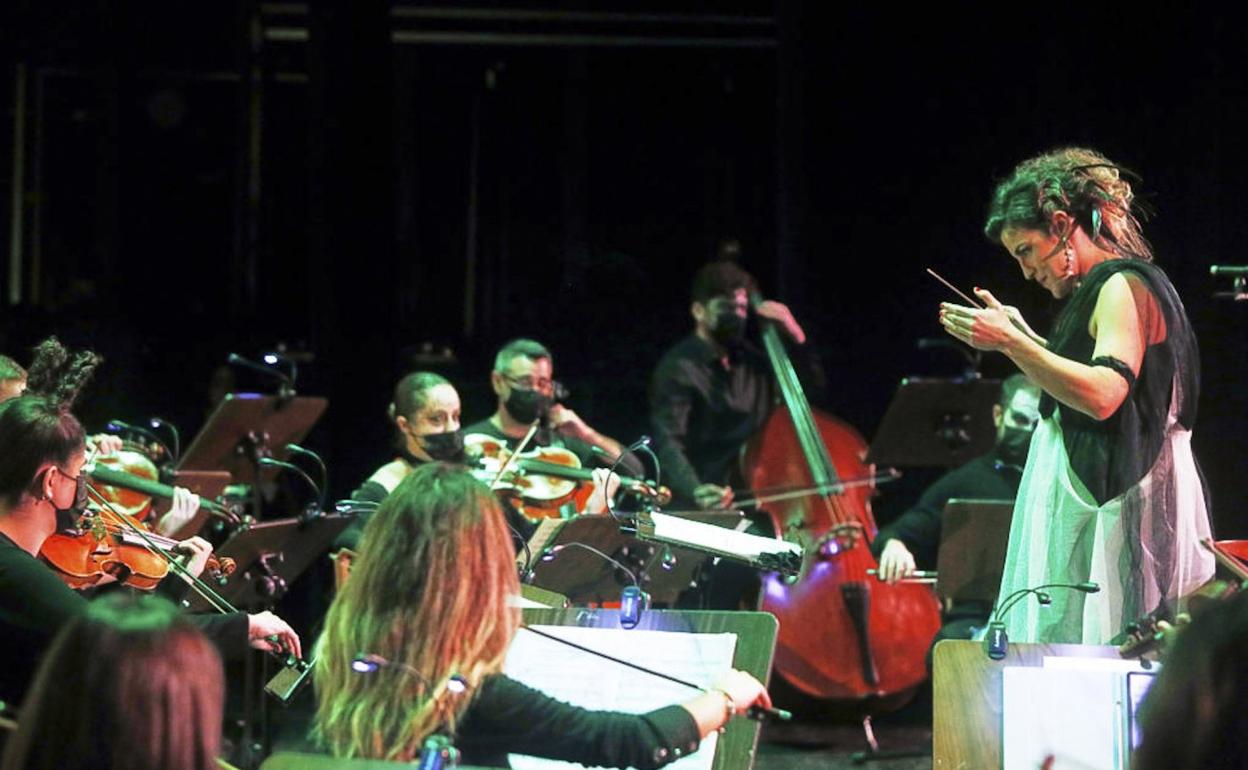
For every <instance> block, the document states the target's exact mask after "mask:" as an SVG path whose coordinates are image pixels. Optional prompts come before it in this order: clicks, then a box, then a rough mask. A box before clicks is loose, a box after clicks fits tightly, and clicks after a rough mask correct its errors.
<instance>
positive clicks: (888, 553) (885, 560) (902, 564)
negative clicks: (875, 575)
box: [879, 537, 915, 583]
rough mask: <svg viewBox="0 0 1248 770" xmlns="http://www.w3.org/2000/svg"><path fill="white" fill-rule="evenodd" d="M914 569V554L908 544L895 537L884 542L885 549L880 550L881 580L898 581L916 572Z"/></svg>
mask: <svg viewBox="0 0 1248 770" xmlns="http://www.w3.org/2000/svg"><path fill="white" fill-rule="evenodd" d="M914 569H915V562H914V554H912V553H910V549H909V548H906V544H905V543H903V542H901V541H900V540H898V539H897V538H895V537H892V538H889V540H888V542H887V543H885V544H884V550H883V551H880V570H879V576H880V580H883V581H885V582H886V583H896V582H897V581H898V580H901V579H902V578H904V577H905V576H907V575H909V574H910V573H912V572H914Z"/></svg>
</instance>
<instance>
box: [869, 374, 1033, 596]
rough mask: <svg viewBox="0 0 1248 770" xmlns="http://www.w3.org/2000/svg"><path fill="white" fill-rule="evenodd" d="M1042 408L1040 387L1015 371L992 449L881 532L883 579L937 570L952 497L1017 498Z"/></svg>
mask: <svg viewBox="0 0 1248 770" xmlns="http://www.w3.org/2000/svg"><path fill="white" fill-rule="evenodd" d="M1039 407H1040V390H1039V389H1038V388H1037V387H1036V386H1035V385H1033V384H1032V383H1031V382H1030V381H1029V380H1028V379H1027V378H1026V377H1024V376H1023V375H1021V374H1015V375H1012V376H1010V377H1009V378H1007V379H1006V380H1005V382H1003V383H1002V384H1001V398H1000V400H998V402H997V403H996V404H994V405H993V407H992V422H993V424H994V425H996V427H997V438H996V442H995V443H994V444H993V447H992V451H990V452H988V453H987V454H984V455H980V456H979V457H976V458H975V459H973V460H970V461H968V462H966V463H964V464H963V465H961V466H959V467H957V468H955V469H953V470H952V471H949V472H948V473H946V474H945V475H944V476H941V477H940V478H939V479H937V480H936V482H935V483H934V484H932V485H931V486H930V487H928V488H927V490H926V491H925V492H924V493H923V494H922V496H920V497H919V501H918V503H916V504H915V506H914V507H913V508H911V509H910V510H908V511H906V512H905V513H903V514H902V515H901V516H900V517H898V518H897V519H896V520H895V521H893V522H892V523H891V524H889V525H888V526H886V527H884V528H882V529H881V530H880V532H879V534H878V535H877V536H876V538H875V541H874V542H873V543H872V544H871V549H872V551H873V552H874V553H875V555H876V557H877V558H878V559H879V562H880V576H881V577H882V578H884V579H885V580H887V581H889V582H895V581H896V580H898V579H900V578H902V577H905V576H906V575H907V574H909V573H910V572H913V571H914V570H915V569H935V568H936V551H937V549H938V547H939V546H940V517H941V514H942V513H943V512H944V509H945V503H947V502H949V501H950V500H952V499H954V498H961V499H971V500H1013V499H1014V497H1015V496H1016V495H1017V494H1018V482H1019V480H1020V479H1021V477H1022V474H1023V465H1025V464H1026V462H1027V447H1028V445H1029V444H1030V443H1031V433H1032V431H1033V430H1035V427H1036V421H1037V420H1039V418H1040V409H1039Z"/></svg>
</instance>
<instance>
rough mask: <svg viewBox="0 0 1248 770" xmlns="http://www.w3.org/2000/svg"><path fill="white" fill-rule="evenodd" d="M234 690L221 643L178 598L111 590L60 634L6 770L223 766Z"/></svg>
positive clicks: (9, 750)
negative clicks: (226, 708) (228, 694)
mask: <svg viewBox="0 0 1248 770" xmlns="http://www.w3.org/2000/svg"><path fill="white" fill-rule="evenodd" d="M224 690H225V682H224V679H223V674H222V668H221V659H220V657H219V656H218V655H217V651H216V650H215V649H214V648H213V646H212V643H211V642H209V641H208V639H207V638H206V637H205V636H204V635H203V633H201V632H200V631H199V630H198V629H197V628H195V626H194V625H192V624H191V623H190V622H189V621H188V620H187V618H186V617H185V616H183V615H182V614H181V613H180V612H179V611H178V609H177V607H175V606H174V605H173V604H172V603H170V602H169V601H167V600H165V599H163V598H160V597H157V596H150V595H139V594H112V595H109V596H105V597H102V598H100V599H98V600H96V601H94V602H92V603H91V604H89V605H88V606H87V607H86V608H85V610H84V611H83V612H81V613H79V614H78V615H77V616H76V617H74V618H73V619H72V620H71V621H69V622H68V623H67V624H66V626H65V627H64V628H62V629H61V631H60V633H59V634H57V636H56V639H55V640H54V641H53V643H52V646H51V647H50V648H49V650H48V653H47V655H46V656H45V657H44V660H43V663H42V664H41V665H40V667H39V671H38V673H37V674H36V675H35V679H34V684H33V686H32V687H31V690H30V694H29V695H28V696H27V697H26V699H25V701H24V702H23V703H22V707H21V711H20V715H19V717H18V729H17V731H16V733H15V734H14V735H13V737H12V738H11V739H10V740H9V742H8V745H7V746H6V747H5V751H4V761H3V763H2V765H0V768H2V770H76V769H77V768H81V769H82V770H86V769H87V768H101V767H106V768H109V769H110V770H218V768H219V765H218V764H217V753H218V748H219V744H220V741H221V713H222V701H223V696H224Z"/></svg>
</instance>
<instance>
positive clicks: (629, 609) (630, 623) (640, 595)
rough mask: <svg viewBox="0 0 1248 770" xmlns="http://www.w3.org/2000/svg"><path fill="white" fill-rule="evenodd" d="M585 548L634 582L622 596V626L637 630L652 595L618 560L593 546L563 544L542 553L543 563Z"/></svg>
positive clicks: (573, 543)
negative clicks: (569, 549) (567, 551)
mask: <svg viewBox="0 0 1248 770" xmlns="http://www.w3.org/2000/svg"><path fill="white" fill-rule="evenodd" d="M573 546H575V547H577V548H583V549H585V550H586V551H589V552H590V553H592V554H594V555H596V556H598V557H599V558H602V559H605V560H606V561H608V562H610V563H611V564H613V565H614V566H615V567H616V568H617V569H619V570H622V571H623V572H624V574H625V575H628V579H629V580H630V581H632V585H630V586H625V587H624V591H623V592H622V593H621V594H620V625H621V626H623V627H624V628H635V627H636V626H637V623H638V622H640V621H641V614H642V613H643V612H644V611H645V610H647V609H649V607H650V594H648V593H646V592H645V591H643V590H641V586H640V585H639V584H638V583H637V578H636V576H635V575H633V573H632V570H630V569H629V568H628V567H625V566H624V565H623V564H621V563H620V562H619V561H617V560H616V559H613V558H611V557H610V556H608V555H606V554H605V553H603V552H602V551H599V550H598V549H597V548H594V547H593V546H592V545H585V544H584V543H576V542H572V543H561V544H560V545H553V546H550V547H549V548H547V549H546V550H544V551H543V552H542V556H541V559H542V561H551V560H552V559H554V558H555V556H556V555H557V554H558V553H559V552H560V551H562V550H563V549H565V548H571V547H573Z"/></svg>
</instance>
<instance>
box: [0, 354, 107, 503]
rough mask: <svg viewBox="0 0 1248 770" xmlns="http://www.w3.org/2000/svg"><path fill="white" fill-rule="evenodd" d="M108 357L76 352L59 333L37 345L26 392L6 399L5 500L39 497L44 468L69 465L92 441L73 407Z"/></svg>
mask: <svg viewBox="0 0 1248 770" xmlns="http://www.w3.org/2000/svg"><path fill="white" fill-rule="evenodd" d="M101 360H102V359H101V358H100V357H99V356H97V355H96V354H95V353H92V352H90V351H78V352H70V351H69V350H68V349H66V348H65V346H64V345H62V344H61V342H60V340H58V339H57V338H56V337H49V338H48V339H46V340H44V341H43V342H41V343H39V345H38V346H37V347H36V348H35V356H34V360H33V361H32V362H31V364H30V370H29V373H28V375H27V388H26V393H25V394H23V395H21V396H18V397H17V398H11V399H9V400H8V401H5V402H4V403H0V447H4V453H5V457H4V462H3V463H0V502H2V503H3V504H4V505H5V506H7V507H13V506H16V505H18V504H19V503H21V501H22V498H23V497H25V496H26V495H28V494H29V495H32V496H37V495H38V490H37V482H38V480H37V478H36V476H37V475H38V474H39V472H40V469H41V468H43V467H44V466H45V465H47V464H48V463H52V464H54V465H56V466H58V467H61V468H64V467H65V466H66V465H68V463H69V461H70V459H71V458H72V457H73V456H74V455H75V453H77V452H81V451H83V449H84V448H85V445H86V434H85V433H84V431H83V429H82V424H81V423H79V422H78V418H77V417H74V415H73V414H72V412H71V411H70V410H71V409H72V407H73V405H74V402H75V401H76V400H77V399H78V395H79V394H80V393H81V391H82V388H83V386H85V385H86V384H87V381H88V380H90V379H91V375H92V374H93V373H94V372H95V367H97V366H99V364H100V361H101Z"/></svg>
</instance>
